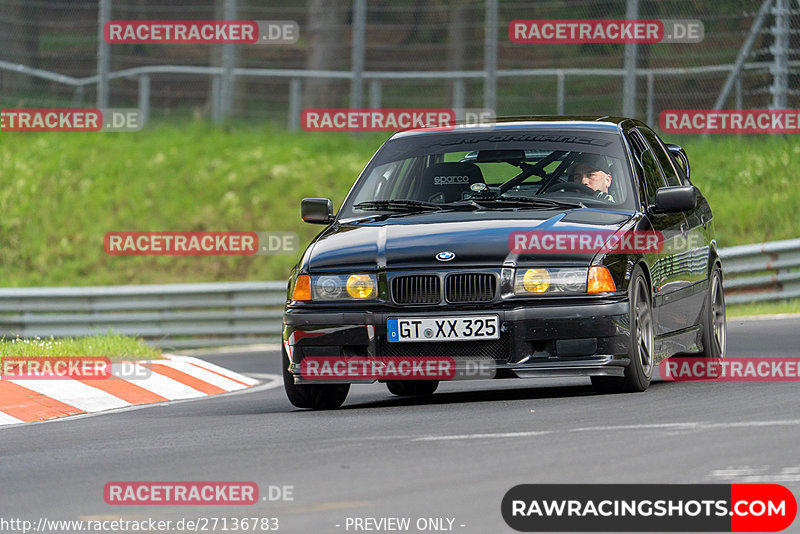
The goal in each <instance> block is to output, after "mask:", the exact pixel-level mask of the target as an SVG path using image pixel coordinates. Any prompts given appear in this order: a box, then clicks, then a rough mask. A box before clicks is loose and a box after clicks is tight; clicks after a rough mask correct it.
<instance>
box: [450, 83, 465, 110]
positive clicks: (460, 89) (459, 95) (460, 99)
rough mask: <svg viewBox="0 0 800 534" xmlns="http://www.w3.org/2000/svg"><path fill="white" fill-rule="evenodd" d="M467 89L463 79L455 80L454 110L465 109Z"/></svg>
mask: <svg viewBox="0 0 800 534" xmlns="http://www.w3.org/2000/svg"><path fill="white" fill-rule="evenodd" d="M465 96H466V88H465V84H464V79H463V78H458V79H455V80H453V109H464V107H465V102H466V97H465Z"/></svg>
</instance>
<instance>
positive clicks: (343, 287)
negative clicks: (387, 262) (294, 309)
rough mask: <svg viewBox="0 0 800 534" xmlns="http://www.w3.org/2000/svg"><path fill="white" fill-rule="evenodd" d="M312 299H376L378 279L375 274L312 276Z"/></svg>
mask: <svg viewBox="0 0 800 534" xmlns="http://www.w3.org/2000/svg"><path fill="white" fill-rule="evenodd" d="M311 291H312V295H313V297H312V300H374V299H376V298H378V280H377V278H376V277H375V275H374V274H350V275H347V274H325V275H318V276H312V277H311Z"/></svg>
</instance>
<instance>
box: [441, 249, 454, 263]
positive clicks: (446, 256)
mask: <svg viewBox="0 0 800 534" xmlns="http://www.w3.org/2000/svg"><path fill="white" fill-rule="evenodd" d="M455 257H456V253H455V252H451V251H449V250H443V251H441V252H440V253H438V254H437V255H436V259H437V260H439V261H450V260H452V259H453V258H455Z"/></svg>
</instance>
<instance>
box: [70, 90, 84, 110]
mask: <svg viewBox="0 0 800 534" xmlns="http://www.w3.org/2000/svg"><path fill="white" fill-rule="evenodd" d="M83 91H84V89H83V85H78V86H77V87H75V93H74V94H73V95H72V107H73V108H81V107H83Z"/></svg>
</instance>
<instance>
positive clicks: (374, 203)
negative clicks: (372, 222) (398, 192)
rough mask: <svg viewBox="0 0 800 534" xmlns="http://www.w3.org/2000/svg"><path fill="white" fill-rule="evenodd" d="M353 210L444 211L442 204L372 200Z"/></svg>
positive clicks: (356, 206)
mask: <svg viewBox="0 0 800 534" xmlns="http://www.w3.org/2000/svg"><path fill="white" fill-rule="evenodd" d="M353 209H357V210H379V211H419V210H433V211H438V210H441V209H444V208H443V207H442V205H441V204H434V203H433V202H424V201H422V200H403V199H398V200H370V201H367V202H359V203H358V204H356V205H355V206H353Z"/></svg>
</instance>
